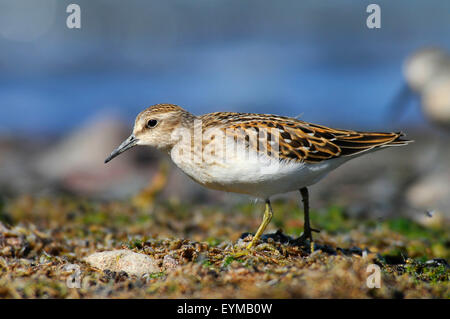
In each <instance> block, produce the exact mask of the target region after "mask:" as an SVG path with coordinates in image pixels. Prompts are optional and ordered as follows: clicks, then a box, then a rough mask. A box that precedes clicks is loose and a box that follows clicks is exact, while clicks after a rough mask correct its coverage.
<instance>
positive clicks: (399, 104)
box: [389, 48, 450, 129]
mask: <svg viewBox="0 0 450 319" xmlns="http://www.w3.org/2000/svg"><path fill="white" fill-rule="evenodd" d="M403 74H404V78H405V82H406V83H405V84H406V86H404V88H403V89H402V91H400V92H399V93H398V95H397V97H396V98H395V99H394V100H393V102H392V110H393V111H394V112H395V113H397V114H394V116H392V114H390V115H389V116H390V118H396V117H398V115H399V114H400V112H401V111H403V110H404V108H405V107H406V106H407V104H408V102H409V100H410V99H411V98H412V97H414V96H416V97H418V98H419V99H420V106H421V109H422V111H423V114H424V115H425V117H426V118H427V119H428V120H429V121H430V122H431V123H433V124H436V125H437V126H440V127H443V128H447V129H449V128H450V53H449V52H448V51H445V50H443V49H441V48H423V49H420V50H418V51H416V52H414V53H413V54H411V55H410V56H409V57H408V58H407V59H406V60H405V62H404V64H403Z"/></svg>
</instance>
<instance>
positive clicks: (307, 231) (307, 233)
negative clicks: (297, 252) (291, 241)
mask: <svg viewBox="0 0 450 319" xmlns="http://www.w3.org/2000/svg"><path fill="white" fill-rule="evenodd" d="M300 194H301V195H302V201H303V211H304V216H305V223H304V227H303V228H304V229H303V234H302V235H301V236H300V238H299V240H300V241H304V240H305V239H310V240H311V242H312V241H313V238H312V232H313V231H315V232H320V230H317V229H314V228H311V224H310V222H309V194H308V189H307V188H306V187H303V188H301V189H300Z"/></svg>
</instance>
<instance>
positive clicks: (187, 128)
mask: <svg viewBox="0 0 450 319" xmlns="http://www.w3.org/2000/svg"><path fill="white" fill-rule="evenodd" d="M402 136H403V134H402V133H400V132H399V133H375V132H357V131H352V130H341V129H332V128H328V127H325V126H322V125H317V124H312V123H308V122H304V121H301V120H298V119H294V118H290V117H283V116H277V115H271V114H253V113H233V112H216V113H209V114H204V115H201V116H195V115H193V114H191V113H189V112H188V111H186V110H184V109H182V108H181V107H179V106H177V105H173V104H157V105H153V106H151V107H149V108H147V109H145V110H144V111H142V112H141V113H140V114H139V115H138V116H137V117H136V121H135V124H134V129H133V133H132V134H131V135H130V137H128V138H127V139H126V140H125V141H124V142H123V143H122V144H121V145H120V146H119V147H118V148H117V149H115V150H114V151H113V152H112V153H111V155H110V156H109V157H108V158H107V159H106V160H105V163H107V162H109V161H110V160H112V159H113V158H115V157H116V156H118V155H119V154H121V153H123V152H125V151H126V150H128V149H130V148H132V147H134V146H136V145H148V146H153V147H155V148H157V149H160V150H162V151H164V152H168V154H169V156H170V157H171V158H172V160H173V162H174V163H175V164H176V165H177V166H178V167H179V168H180V169H181V170H182V171H183V172H184V173H185V174H186V175H188V176H189V177H190V178H192V179H193V180H195V181H196V182H198V183H199V184H201V185H203V186H205V187H208V188H212V189H216V190H222V191H227V192H235V193H242V194H248V195H251V196H254V197H256V198H259V199H262V200H264V201H265V204H266V208H265V212H264V217H263V221H262V223H261V225H260V226H259V228H258V230H257V232H256V234H255V235H254V236H253V239H252V241H251V243H250V244H249V245H248V247H247V248H248V249H250V248H251V247H252V246H253V245H254V244H255V243H256V242H257V241H258V240H259V238H260V237H261V235H262V234H263V232H264V230H265V228H266V226H267V225H268V224H269V222H270V220H271V218H272V215H273V212H272V207H271V204H270V197H271V196H273V195H275V194H280V193H286V192H290V191H300V194H301V196H302V200H303V208H304V231H303V234H302V235H301V236H300V238H299V240H301V241H306V240H308V239H309V240H310V241H311V242H312V232H313V231H317V230H315V229H313V228H311V225H310V221H309V198H308V197H309V196H308V188H307V187H308V186H310V185H313V184H315V183H317V182H318V181H319V180H320V179H322V178H323V177H324V176H326V175H327V173H329V172H330V171H332V170H334V169H335V168H337V167H338V166H340V165H342V164H343V163H345V162H346V161H348V160H350V159H352V158H355V157H358V156H360V155H363V154H366V153H369V152H371V151H375V150H378V149H381V148H384V147H389V146H400V145H406V144H408V143H409V142H411V141H409V140H406V139H402V138H401V137H402Z"/></svg>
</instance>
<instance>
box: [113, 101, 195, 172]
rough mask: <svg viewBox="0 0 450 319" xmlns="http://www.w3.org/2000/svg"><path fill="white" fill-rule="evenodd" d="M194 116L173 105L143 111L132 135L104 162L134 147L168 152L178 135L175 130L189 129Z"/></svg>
mask: <svg viewBox="0 0 450 319" xmlns="http://www.w3.org/2000/svg"><path fill="white" fill-rule="evenodd" d="M194 119H195V116H194V115H192V114H190V113H189V112H187V111H186V110H184V109H182V108H181V107H179V106H177V105H173V104H157V105H153V106H150V107H149V108H147V109H145V110H144V111H142V112H141V113H139V115H138V116H137V117H136V121H135V123H134V128H133V133H132V134H131V135H130V136H129V137H128V138H127V139H126V140H125V141H124V142H123V143H122V144H120V146H119V147H118V148H116V149H115V150H114V151H113V152H112V153H111V155H110V156H109V157H108V158H107V159H106V160H105V163H108V162H109V161H111V160H112V159H113V158H115V157H117V156H118V155H120V154H121V153H123V152H125V151H127V150H129V149H131V148H132V147H134V146H136V145H147V146H153V147H156V148H158V149H161V150H170V149H171V148H172V147H173V146H174V145H175V144H176V143H177V142H178V137H179V136H180V134H174V132H175V130H176V129H179V128H185V129H189V128H190V127H191V126H192V123H193V122H194Z"/></svg>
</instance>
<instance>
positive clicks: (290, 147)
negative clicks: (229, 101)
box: [200, 112, 411, 163]
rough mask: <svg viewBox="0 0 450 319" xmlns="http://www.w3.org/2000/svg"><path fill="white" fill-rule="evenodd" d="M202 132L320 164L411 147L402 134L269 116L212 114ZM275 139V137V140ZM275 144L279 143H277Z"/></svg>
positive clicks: (204, 122)
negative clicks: (214, 129)
mask: <svg viewBox="0 0 450 319" xmlns="http://www.w3.org/2000/svg"><path fill="white" fill-rule="evenodd" d="M200 119H201V120H202V124H203V128H204V129H207V128H211V127H221V128H222V129H223V130H225V132H226V134H227V135H233V137H234V138H235V140H242V142H244V143H246V146H247V147H252V148H253V149H255V150H257V151H258V152H264V153H266V154H267V155H269V156H271V155H272V154H274V152H276V153H277V154H278V156H279V158H280V159H285V160H295V161H300V162H307V163H319V162H322V161H325V160H328V159H332V158H337V157H341V156H356V155H358V154H360V153H363V152H368V151H371V150H374V149H376V148H380V147H386V146H398V145H405V144H408V143H409V142H411V141H409V140H403V139H401V136H403V134H402V133H400V132H399V133H379V132H373V133H372V132H357V131H352V130H340V129H332V128H328V127H325V126H321V125H316V124H311V123H307V122H304V121H300V120H297V119H294V118H289V117H282V116H276V115H270V114H252V113H227V112H219V113H210V114H205V115H203V116H201V117H200ZM274 136H275V137H274ZM275 141H278V143H276V142H275Z"/></svg>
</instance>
